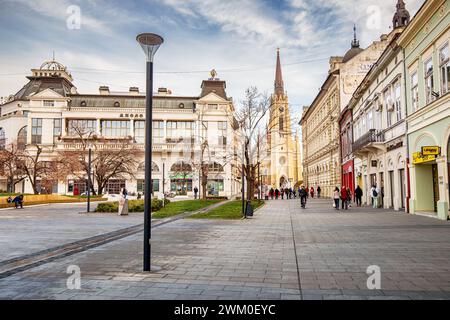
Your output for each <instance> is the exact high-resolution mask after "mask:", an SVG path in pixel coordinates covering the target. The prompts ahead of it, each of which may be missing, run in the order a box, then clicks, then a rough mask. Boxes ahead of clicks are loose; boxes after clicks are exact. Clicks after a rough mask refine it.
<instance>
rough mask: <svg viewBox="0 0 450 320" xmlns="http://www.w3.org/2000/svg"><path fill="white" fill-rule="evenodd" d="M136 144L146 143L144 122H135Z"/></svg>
mask: <svg viewBox="0 0 450 320" xmlns="http://www.w3.org/2000/svg"><path fill="white" fill-rule="evenodd" d="M134 142H136V143H145V121H143V120H137V121H135V122H134Z"/></svg>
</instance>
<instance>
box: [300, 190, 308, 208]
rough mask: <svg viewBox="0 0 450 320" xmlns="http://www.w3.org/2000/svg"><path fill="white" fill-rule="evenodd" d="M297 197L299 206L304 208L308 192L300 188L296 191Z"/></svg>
mask: <svg viewBox="0 0 450 320" xmlns="http://www.w3.org/2000/svg"><path fill="white" fill-rule="evenodd" d="M298 196H299V197H300V204H301V207H302V208H303V209H305V208H306V198H307V197H308V191H307V190H306V189H305V187H304V186H302V187H301V188H300V189H298Z"/></svg>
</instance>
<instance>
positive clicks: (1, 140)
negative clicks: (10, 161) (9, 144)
mask: <svg viewBox="0 0 450 320" xmlns="http://www.w3.org/2000/svg"><path fill="white" fill-rule="evenodd" d="M5 147H6V133H5V129H3V128H0V149H5Z"/></svg>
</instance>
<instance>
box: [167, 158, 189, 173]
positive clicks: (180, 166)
mask: <svg viewBox="0 0 450 320" xmlns="http://www.w3.org/2000/svg"><path fill="white" fill-rule="evenodd" d="M170 171H172V172H192V166H191V165H190V164H188V163H186V162H183V161H180V162H177V163H174V164H173V165H172V167H171V168H170Z"/></svg>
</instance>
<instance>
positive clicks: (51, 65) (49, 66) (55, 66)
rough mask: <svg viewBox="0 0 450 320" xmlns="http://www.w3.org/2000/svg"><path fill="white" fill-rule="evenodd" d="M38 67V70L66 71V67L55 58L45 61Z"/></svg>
mask: <svg viewBox="0 0 450 320" xmlns="http://www.w3.org/2000/svg"><path fill="white" fill-rule="evenodd" d="M39 69H40V70H55V71H66V67H65V66H63V65H62V64H61V63H59V62H57V61H55V60H51V61H45V62H44V63H43V64H42V65H41V67H40V68H39Z"/></svg>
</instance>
